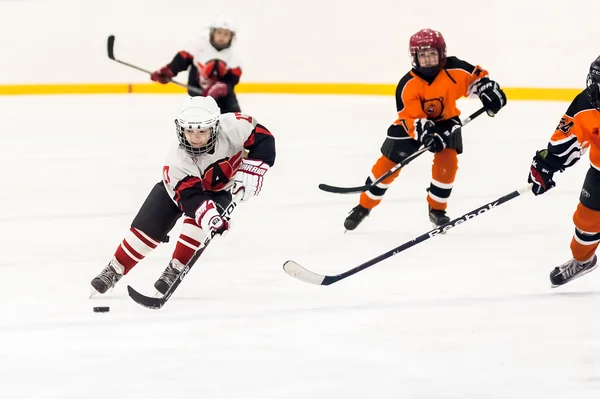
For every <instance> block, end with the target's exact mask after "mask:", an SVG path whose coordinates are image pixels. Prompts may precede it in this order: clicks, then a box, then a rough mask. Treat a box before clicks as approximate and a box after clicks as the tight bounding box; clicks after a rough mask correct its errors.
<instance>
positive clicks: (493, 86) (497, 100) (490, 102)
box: [477, 78, 506, 116]
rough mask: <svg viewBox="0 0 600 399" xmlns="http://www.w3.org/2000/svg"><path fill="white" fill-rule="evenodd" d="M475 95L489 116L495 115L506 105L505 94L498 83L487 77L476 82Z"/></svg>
mask: <svg viewBox="0 0 600 399" xmlns="http://www.w3.org/2000/svg"><path fill="white" fill-rule="evenodd" d="M477 95H478V96H479V99H480V100H481V103H482V104H483V107H484V108H485V110H486V112H487V114H488V115H489V116H494V115H496V114H497V113H498V111H500V109H501V108H502V107H504V106H505V105H506V95H505V94H504V92H503V91H502V89H501V88H500V86H499V85H498V83H496V82H494V81H493V80H490V79H488V78H481V79H480V80H479V81H478V82H477Z"/></svg>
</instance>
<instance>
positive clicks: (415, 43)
mask: <svg viewBox="0 0 600 399" xmlns="http://www.w3.org/2000/svg"><path fill="white" fill-rule="evenodd" d="M409 50H410V55H411V58H412V65H413V68H412V69H411V70H410V71H409V72H408V73H407V74H406V75H404V77H402V79H400V82H399V83H398V86H397V87H396V109H397V112H398V116H397V119H396V121H395V122H394V123H393V124H392V125H391V126H390V127H389V128H388V131H387V137H386V139H385V141H384V142H383V145H382V147H381V153H382V155H381V157H380V158H379V159H378V160H377V162H376V163H375V164H374V165H373V168H372V170H371V175H370V176H369V177H368V178H367V181H366V183H367V184H370V183H372V182H374V181H375V180H377V179H378V178H379V177H381V176H382V175H384V174H385V173H386V172H387V171H389V170H390V169H391V168H392V167H394V166H395V165H396V164H398V163H400V162H402V161H403V160H404V159H406V158H407V157H408V156H410V155H412V154H414V153H415V152H416V151H417V150H418V149H419V148H420V147H421V145H424V146H431V149H430V151H431V152H434V153H435V155H434V157H433V168H432V177H431V184H430V186H429V189H428V194H427V202H428V209H429V219H430V220H431V222H432V223H433V224H434V225H436V226H441V225H443V224H445V223H447V222H449V221H450V218H449V217H448V216H447V215H446V207H447V204H448V199H449V197H450V193H451V192H452V187H453V184H454V177H455V176H456V171H457V169H458V157H457V155H458V154H460V153H462V151H463V143H462V136H461V132H460V130H458V131H457V129H458V128H459V127H460V126H461V121H460V118H459V115H460V111H459V110H458V108H457V107H456V100H458V99H459V98H461V97H464V96H470V95H477V96H479V98H480V99H481V101H482V103H483V106H484V107H485V108H486V111H487V113H488V115H490V116H494V115H495V114H496V113H497V112H498V111H500V109H501V108H502V107H504V106H505V105H506V96H505V95H504V92H503V91H502V90H501V89H500V87H499V85H498V83H496V82H494V81H493V80H490V79H489V77H488V72H487V71H485V70H484V69H482V68H481V67H479V66H473V65H471V64H469V63H468V62H465V61H463V60H460V59H458V58H456V57H446V42H445V40H444V38H443V36H442V34H441V33H440V32H437V31H435V30H431V29H423V30H420V31H418V32H417V33H415V34H414V35H413V36H411V38H410V41H409ZM399 173H400V170H398V172H396V173H394V174H393V175H391V176H390V177H388V178H387V179H385V180H383V181H382V182H381V183H380V184H377V185H376V186H373V187H372V188H371V189H370V190H369V191H367V192H364V193H362V194H361V196H360V202H359V204H358V205H357V206H356V207H355V208H353V209H352V210H351V211H350V214H349V216H348V217H347V218H346V220H345V221H344V227H345V228H346V230H354V229H355V228H356V227H357V226H358V225H359V224H360V223H361V222H362V221H363V220H364V219H365V217H367V216H368V215H369V214H370V212H371V210H372V209H373V208H374V207H376V206H377V205H378V204H379V203H380V202H381V200H382V198H383V195H384V194H385V192H386V191H387V188H388V187H389V185H390V184H391V183H392V182H393V181H394V179H396V177H397V176H398V174H399Z"/></svg>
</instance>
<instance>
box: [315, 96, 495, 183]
mask: <svg viewBox="0 0 600 399" xmlns="http://www.w3.org/2000/svg"><path fill="white" fill-rule="evenodd" d="M484 112H485V108H483V107H482V108H479V109H478V110H477V111H475V112H474V113H473V114H471V115H470V116H468V117H467V118H465V120H463V121H462V123H461V126H460V129H462V127H463V126H465V125H467V124H468V123H469V122H471V121H472V120H473V119H475V118H477V117H478V116H479V115H481V114H483V113H484ZM429 148H430V147H424V148H421V149H420V150H419V151H417V152H415V153H414V154H412V155H411V156H409V157H407V158H406V159H404V160H403V161H402V162H400V163H399V164H398V165H396V166H394V167H393V168H392V169H390V170H388V171H387V172H386V173H384V174H383V175H382V176H381V177H380V178H379V179H377V180H375V181H374V182H372V183H370V184H365V185H362V186H356V187H338V186H330V185H329V184H323V183H321V184H319V188H320V189H321V190H323V191H327V192H328V193H335V194H357V193H362V192H365V191H368V190H369V189H370V188H371V187H373V186H376V185H377V184H379V183H381V182H382V181H384V180H385V179H387V178H388V177H390V176H391V175H393V174H394V173H396V171H398V169H402V168H403V167H405V166H406V165H408V164H409V163H410V162H411V161H412V160H413V159H415V158H417V157H419V156H420V155H422V154H423V153H425V152H427V151H429Z"/></svg>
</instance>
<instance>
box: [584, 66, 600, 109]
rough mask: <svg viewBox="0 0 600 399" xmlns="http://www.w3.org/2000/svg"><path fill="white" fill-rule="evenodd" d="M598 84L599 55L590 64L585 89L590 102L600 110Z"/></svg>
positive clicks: (599, 88)
mask: <svg viewBox="0 0 600 399" xmlns="http://www.w3.org/2000/svg"><path fill="white" fill-rule="evenodd" d="M598 84H600V57H598V58H596V59H595V60H594V62H592V64H591V65H590V71H589V73H588V76H587V82H586V86H587V88H586V91H587V95H588V98H589V100H590V103H592V105H593V106H594V107H596V109H597V110H598V111H600V87H598Z"/></svg>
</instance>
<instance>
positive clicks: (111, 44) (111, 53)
mask: <svg viewBox="0 0 600 399" xmlns="http://www.w3.org/2000/svg"><path fill="white" fill-rule="evenodd" d="M106 47H107V51H108V58H110V59H111V60H113V61H116V62H118V63H119V64H123V65H126V66H128V67H130V68H133V69H137V70H138V71H141V72H146V73H147V74H149V75H150V74H152V72H151V71H148V70H147V69H144V68H140V67H138V66H135V65H133V64H130V63H128V62H125V61H121V60H118V59H116V58H115V36H114V35H110V36H109V37H108V41H107V43H106ZM169 82H171V83H173V84H176V85H177V86H181V87H183V88H185V89H187V90H190V91H193V92H194V93H196V94H198V95H200V96H201V95H202V94H203V93H204V92H203V91H202V90H201V89H199V88H197V87H194V86H188V85H185V84H183V83H180V82H177V81H176V80H173V79H169Z"/></svg>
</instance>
